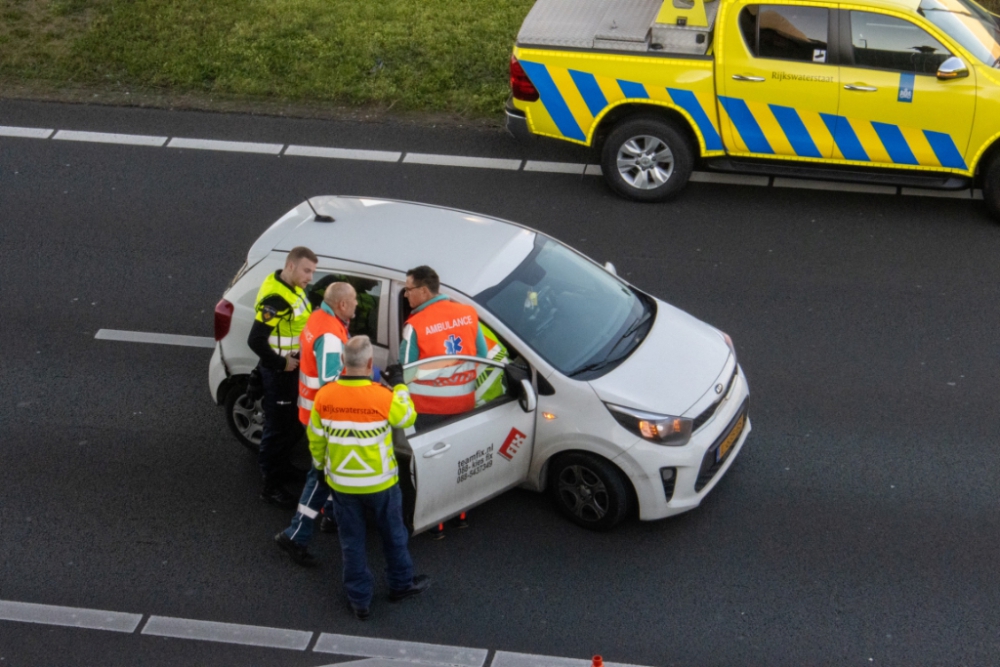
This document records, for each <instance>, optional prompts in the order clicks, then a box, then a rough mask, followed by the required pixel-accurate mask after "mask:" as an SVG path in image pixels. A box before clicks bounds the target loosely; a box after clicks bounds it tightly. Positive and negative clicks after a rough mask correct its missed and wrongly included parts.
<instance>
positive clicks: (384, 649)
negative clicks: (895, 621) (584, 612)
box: [0, 600, 641, 667]
mask: <svg viewBox="0 0 1000 667" xmlns="http://www.w3.org/2000/svg"><path fill="white" fill-rule="evenodd" d="M142 619H143V616H142V615H141V614H126V613H120V612H113V611H100V610H97V609H81V608H78V607H59V606H54V605H45V604H34V603H29V602H14V601H8V600H0V621H16V622H23V623H35V624H42V625H57V626H66V627H74V628H83V629H89V630H110V631H113V632H122V633H134V632H135V631H136V629H137V628H138V627H139V624H140V623H141V622H142ZM138 634H141V635H147V636H150V637H170V638H174V639H192V640H199V641H209V642H219V643H223V644H240V645H243V646H255V647H265V648H278V649H286V650H291V651H306V650H307V649H308V648H309V643H310V642H311V641H312V639H313V637H314V636H315V634H316V633H314V632H310V631H306V630H291V629H287V628H270V627H264V626H259V625H242V624H238V623H218V622H215V621H201V620H194V619H186V618H174V617H169V616H150V617H149V619H148V620H147V621H146V624H145V625H144V626H143V628H142V630H141V631H140V632H139V633H138ZM312 652H314V653H329V654H336V655H347V656H354V657H359V658H365V659H364V660H359V661H353V662H346V663H343V662H342V663H337V664H338V665H344V666H345V667H346V666H347V665H350V666H351V667H486V664H487V660H488V659H489V651H488V650H487V649H482V648H466V647H461V646H446V645H443V644H425V643H422V642H406V641H399V640H395V639H378V638H373V637H354V636H351V635H338V634H329V633H323V634H321V635H320V636H319V639H318V640H317V641H316V644H315V646H313V648H312ZM590 664H591V661H590V660H581V659H579V658H575V659H574V658H559V657H554V656H544V655H532V654H528V653H509V652H506V651H497V652H496V653H495V654H494V655H493V659H492V660H491V661H490V664H489V667H589V665H590ZM604 664H605V665H606V666H607V667H641V666H640V665H626V664H622V663H613V662H606V663H604Z"/></svg>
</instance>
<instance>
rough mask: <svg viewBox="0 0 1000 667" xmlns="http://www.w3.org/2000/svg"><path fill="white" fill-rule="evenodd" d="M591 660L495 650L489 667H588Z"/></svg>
mask: <svg viewBox="0 0 1000 667" xmlns="http://www.w3.org/2000/svg"><path fill="white" fill-rule="evenodd" d="M592 664H593V661H592V660H578V659H573V658H555V657H552V656H548V655H531V654H530V653H508V652H507V651H497V652H496V653H495V654H494V655H493V661H492V662H491V663H490V667H590V666H591V665H592ZM604 666H605V667H641V666H640V665H627V664H625V663H621V662H605V663H604Z"/></svg>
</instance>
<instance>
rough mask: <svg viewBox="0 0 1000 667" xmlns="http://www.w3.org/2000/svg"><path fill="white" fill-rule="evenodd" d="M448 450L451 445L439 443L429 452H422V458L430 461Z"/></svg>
mask: <svg viewBox="0 0 1000 667" xmlns="http://www.w3.org/2000/svg"><path fill="white" fill-rule="evenodd" d="M449 449H451V445H449V444H448V443H447V442H439V443H438V444H436V445H434V446H433V447H431V449H430V450H428V451H426V452H424V458H425V459H432V458H434V457H435V456H441V455H442V454H444V453H445V452H446V451H448V450H449Z"/></svg>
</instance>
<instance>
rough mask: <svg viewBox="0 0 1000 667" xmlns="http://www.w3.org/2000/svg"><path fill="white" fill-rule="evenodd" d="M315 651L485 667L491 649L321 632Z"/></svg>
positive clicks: (464, 666) (462, 666)
mask: <svg viewBox="0 0 1000 667" xmlns="http://www.w3.org/2000/svg"><path fill="white" fill-rule="evenodd" d="M313 651H315V652H317V653H337V654H339V655H358V656H362V657H365V658H396V659H401V660H411V661H415V662H422V663H427V662H429V663H436V664H443V665H460V666H461V667H483V664H484V663H485V662H486V657H487V655H489V651H487V650H486V649H480V648H464V647H461V646H442V645H440V644H420V643H417V642H403V641H396V640H394V639H370V638H368V637H351V636H349V635H334V634H327V633H323V634H322V635H320V637H319V639H318V640H317V641H316V646H314V647H313Z"/></svg>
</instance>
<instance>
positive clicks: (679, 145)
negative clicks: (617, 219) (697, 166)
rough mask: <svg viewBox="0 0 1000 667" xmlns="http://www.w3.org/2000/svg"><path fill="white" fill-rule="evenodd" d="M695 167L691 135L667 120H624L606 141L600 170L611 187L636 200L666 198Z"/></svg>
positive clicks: (678, 187)
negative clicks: (689, 136)
mask: <svg viewBox="0 0 1000 667" xmlns="http://www.w3.org/2000/svg"><path fill="white" fill-rule="evenodd" d="M693 168H694V151H693V150H692V148H691V144H690V142H689V141H688V138H687V137H686V136H684V134H683V133H682V132H681V131H680V130H678V129H677V128H676V127H675V126H674V125H672V124H671V123H669V122H668V121H665V120H662V119H660V118H651V117H649V116H641V117H638V118H631V119H627V120H625V121H623V122H622V123H620V124H619V125H618V126H616V127H615V128H614V129H613V130H612V131H611V134H609V135H608V137H607V139H605V141H604V146H603V147H602V150H601V171H603V172H604V180H605V181H607V183H608V185H609V186H610V187H611V189H612V190H614V191H615V192H617V193H618V194H620V195H622V196H623V197H626V198H628V199H634V200H635V201H645V202H654V201H665V200H667V199H670V198H671V197H674V196H675V195H677V193H678V192H680V191H681V189H682V188H683V187H684V186H685V185H687V182H688V179H689V178H690V177H691V170H692V169H693Z"/></svg>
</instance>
